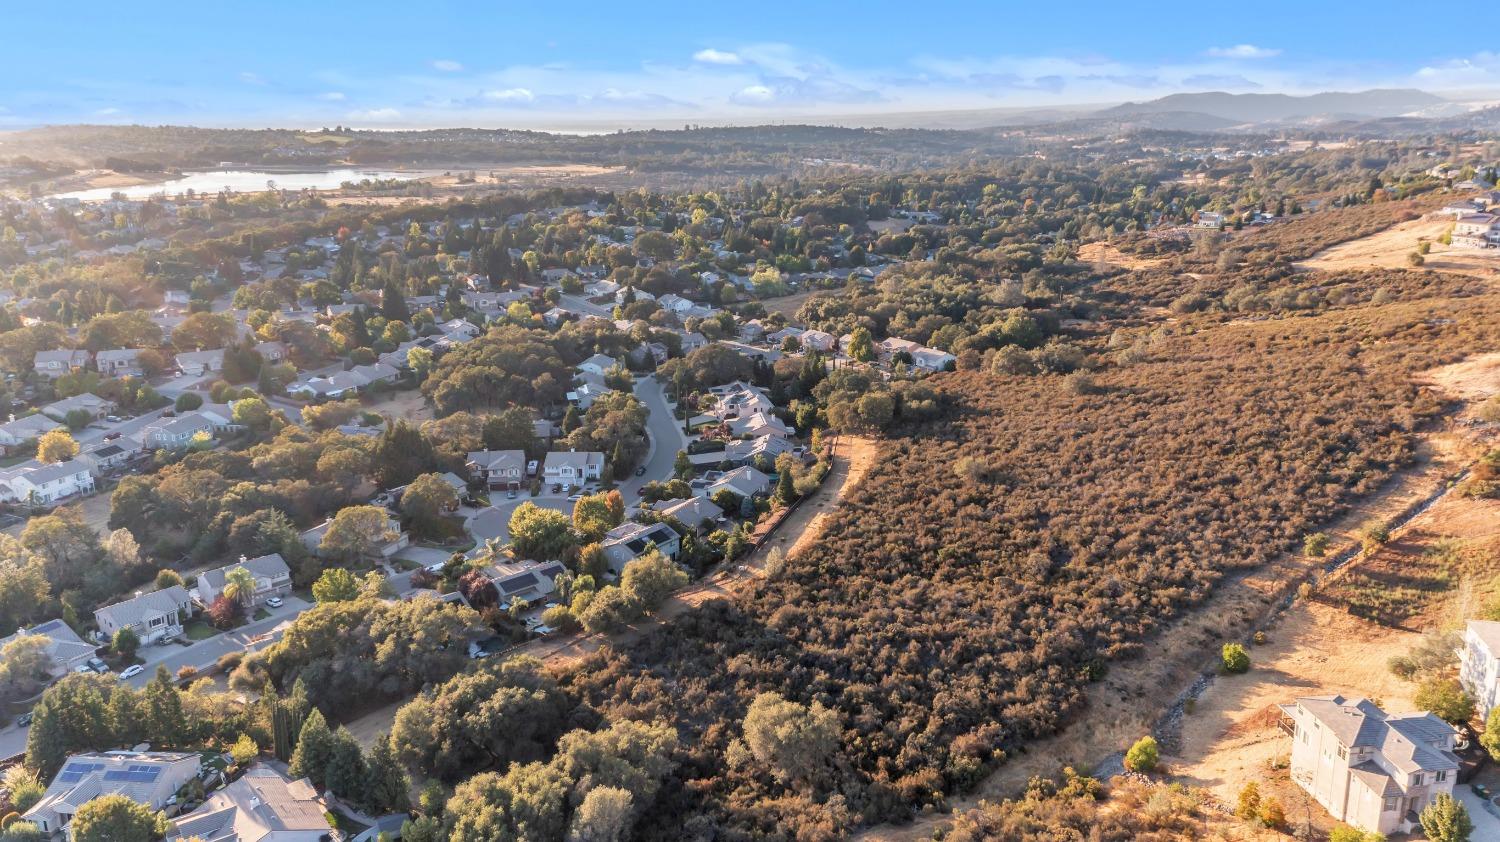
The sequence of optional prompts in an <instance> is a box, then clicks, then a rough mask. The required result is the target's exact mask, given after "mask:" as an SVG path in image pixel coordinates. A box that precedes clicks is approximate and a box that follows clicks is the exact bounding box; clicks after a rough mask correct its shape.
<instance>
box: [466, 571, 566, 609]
mask: <svg viewBox="0 0 1500 842" xmlns="http://www.w3.org/2000/svg"><path fill="white" fill-rule="evenodd" d="M564 570H567V568H566V567H564V566H563V565H562V564H561V563H560V562H556V561H546V562H541V563H537V562H534V561H526V562H521V563H519V564H493V565H490V566H489V567H486V568H485V570H484V573H485V576H487V577H488V578H489V580H490V584H491V585H493V586H494V588H495V593H496V594H498V595H499V597H500V604H501V605H502V606H509V605H510V604H511V603H513V602H515V601H516V600H521V601H523V602H527V603H530V604H536V603H540V602H543V601H545V600H546V599H547V597H549V596H551V595H552V592H553V591H555V590H556V589H557V577H558V576H559V575H561V574H562V572H563V571H564Z"/></svg>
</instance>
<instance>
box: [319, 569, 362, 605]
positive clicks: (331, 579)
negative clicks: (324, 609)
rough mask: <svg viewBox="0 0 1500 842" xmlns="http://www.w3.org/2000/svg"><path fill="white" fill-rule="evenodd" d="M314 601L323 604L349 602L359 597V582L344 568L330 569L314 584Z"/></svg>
mask: <svg viewBox="0 0 1500 842" xmlns="http://www.w3.org/2000/svg"><path fill="white" fill-rule="evenodd" d="M312 593H313V599H315V600H317V601H318V602H320V603H323V602H349V601H351V600H353V599H355V598H356V597H358V596H359V581H358V580H356V579H355V578H354V574H353V573H350V572H349V571H348V570H345V569H344V568H342V567H330V568H328V569H327V570H324V571H323V575H322V576H319V577H318V581H316V582H313V586H312Z"/></svg>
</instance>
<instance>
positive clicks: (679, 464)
mask: <svg viewBox="0 0 1500 842" xmlns="http://www.w3.org/2000/svg"><path fill="white" fill-rule="evenodd" d="M693 473H694V471H693V460H692V459H691V458H689V457H688V453H687V451H686V450H679V451H677V457H676V458H675V459H673V460H672V475H673V476H675V477H677V478H678V479H682V480H685V479H690V478H691V477H692V476H693Z"/></svg>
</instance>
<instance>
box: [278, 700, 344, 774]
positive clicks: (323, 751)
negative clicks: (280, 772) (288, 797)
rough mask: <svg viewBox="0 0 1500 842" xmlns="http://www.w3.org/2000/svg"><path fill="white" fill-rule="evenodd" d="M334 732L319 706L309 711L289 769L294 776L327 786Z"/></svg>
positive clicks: (298, 735)
mask: <svg viewBox="0 0 1500 842" xmlns="http://www.w3.org/2000/svg"><path fill="white" fill-rule="evenodd" d="M333 749H334V741H333V732H332V731H330V730H328V722H327V720H325V719H324V718H323V712H322V711H320V710H318V709H317V708H313V709H312V710H310V711H308V714H307V718H306V719H305V720H303V722H302V730H301V731H300V732H299V733H298V734H297V749H296V750H295V751H293V752H292V762H291V763H290V764H289V765H288V766H287V771H288V772H289V773H290V774H291V776H292V777H294V778H307V779H309V780H311V781H312V782H313V785H314V786H319V787H322V786H327V784H328V763H329V761H330V760H331V759H332V758H333Z"/></svg>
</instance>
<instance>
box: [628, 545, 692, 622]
mask: <svg viewBox="0 0 1500 842" xmlns="http://www.w3.org/2000/svg"><path fill="white" fill-rule="evenodd" d="M687 583H688V574H687V571H685V570H683V569H682V568H681V567H678V566H677V563H676V562H674V561H672V560H671V559H670V558H667V557H666V556H664V555H662V554H661V553H660V552H658V551H657V550H656V549H654V548H653V549H651V550H648V551H647V552H646V553H645V554H644V555H642V556H641V557H640V558H636V559H632V560H631V561H629V562H627V563H626V565H625V569H624V570H622V571H621V572H620V587H621V588H623V589H624V590H625V592H626V593H629V594H630V595H631V596H634V597H635V598H636V599H637V600H638V601H639V602H640V605H641V607H642V608H644V609H645V610H647V611H652V610H655V609H656V608H657V607H659V606H660V605H661V604H662V603H663V602H665V601H666V599H667V597H668V596H670V595H671V594H672V592H673V591H675V590H677V589H678V588H681V587H682V586H684V585H686V584H687Z"/></svg>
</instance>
